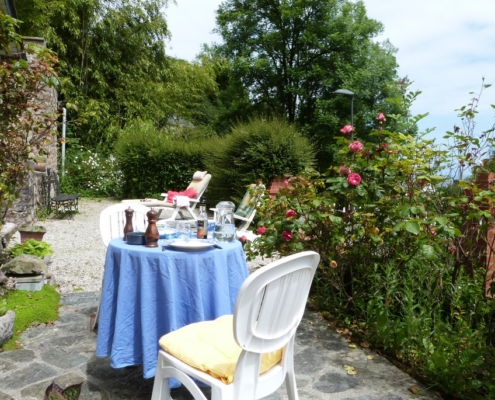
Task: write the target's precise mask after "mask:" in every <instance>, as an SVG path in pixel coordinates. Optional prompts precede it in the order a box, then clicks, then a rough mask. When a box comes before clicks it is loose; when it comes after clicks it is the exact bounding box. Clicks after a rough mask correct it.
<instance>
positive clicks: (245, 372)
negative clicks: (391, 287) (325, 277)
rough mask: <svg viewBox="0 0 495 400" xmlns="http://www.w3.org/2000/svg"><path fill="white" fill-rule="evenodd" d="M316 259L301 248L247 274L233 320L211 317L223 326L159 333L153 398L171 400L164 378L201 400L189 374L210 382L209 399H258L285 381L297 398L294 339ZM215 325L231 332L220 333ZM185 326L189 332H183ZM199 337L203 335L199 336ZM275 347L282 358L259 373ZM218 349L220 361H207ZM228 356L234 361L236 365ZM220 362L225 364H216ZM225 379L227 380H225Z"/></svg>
mask: <svg viewBox="0 0 495 400" xmlns="http://www.w3.org/2000/svg"><path fill="white" fill-rule="evenodd" d="M319 260H320V256H319V255H318V254H317V253H315V252H313V251H307V252H302V253H299V254H295V255H292V256H289V257H285V258H282V259H279V260H277V261H274V262H272V263H271V264H269V265H267V266H265V267H263V268H260V269H259V270H257V271H256V272H254V273H253V274H251V275H250V276H249V277H248V278H247V279H246V281H245V282H244V284H243V285H242V287H241V289H240V291H239V295H238V297H237V301H236V305H235V311H234V315H233V317H232V318H233V324H230V323H229V321H228V317H223V319H222V318H220V319H219V320H220V321H218V320H216V321H215V322H221V323H223V324H224V325H223V326H221V325H220V326H217V327H214V328H211V326H212V325H211V324H212V323H211V322H210V323H204V322H202V323H198V324H197V326H195V327H192V328H188V327H184V328H182V329H179V330H178V331H176V332H172V333H171V334H168V335H165V336H163V337H162V339H161V340H160V345H161V346H162V350H160V351H159V354H158V362H157V370H156V375H155V382H154V385H153V394H152V400H169V399H171V397H170V389H169V387H168V379H169V378H175V379H178V380H179V381H181V382H182V383H183V384H184V385H185V386H186V387H187V388H188V389H189V391H190V392H191V394H192V395H193V396H194V398H195V399H197V400H199V399H201V400H206V397H205V396H204V395H203V393H202V392H201V390H200V389H199V388H198V386H197V385H196V384H195V383H194V381H193V380H192V379H191V378H190V377H193V378H195V379H197V380H199V381H201V382H203V383H205V384H207V385H210V386H211V399H212V400H220V399H223V400H227V399H229V400H254V399H260V398H262V397H266V396H268V395H269V394H271V393H273V392H274V391H276V390H277V389H278V388H279V387H280V385H281V384H282V383H283V382H284V381H285V383H286V387H287V394H288V398H289V399H291V400H296V399H298V395H297V387H296V378H295V373H294V365H293V353H294V338H295V333H296V330H297V327H298V326H299V323H300V322H301V319H302V316H303V313H304V309H305V306H306V300H307V298H308V294H309V289H310V287H311V283H312V280H313V276H314V273H315V271H316V268H317V266H318V263H319ZM202 324H205V325H202ZM208 324H209V325H208ZM201 327H207V329H206V330H205V332H204V333H198V332H199V331H200V330H201ZM219 329H223V330H228V331H230V332H228V333H225V332H224V333H219ZM188 330H192V331H193V334H192V335H189V334H187V335H186V333H187V332H188ZM200 336H206V337H205V338H201V340H199V337H200ZM207 336H214V337H213V338H207ZM231 337H233V338H234V340H235V342H236V343H237V345H238V346H239V349H240V351H238V352H237V353H236V351H235V350H234V351H233V350H232V347H233V346H232V341H231V339H229V338H231ZM198 342H200V343H199V344H198ZM224 346H225V348H226V350H225V349H224ZM188 347H189V349H188ZM205 349H206V350H205ZM212 349H213V350H212ZM229 349H230V350H229ZM280 349H282V351H283V355H282V359H281V361H278V358H277V359H275V363H273V362H272V363H271V364H270V363H269V364H268V368H267V370H266V372H264V373H262V374H260V371H263V370H264V369H263V370H262V369H261V366H262V365H263V364H264V363H265V367H266V360H265V361H263V360H262V359H263V356H264V355H265V357H266V354H268V353H272V352H276V351H279V350H280ZM208 351H210V352H211V353H208ZM218 353H225V354H226V355H227V356H225V357H224V359H223V360H224V361H222V358H220V359H219V360H220V361H218V360H216V361H214V362H213V363H212V365H210V364H209V362H208V360H207V359H208V358H213V359H215V358H216V354H218ZM236 354H239V356H238V357H236ZM232 359H233V360H236V363H235V367H234V363H233V361H232ZM225 360H230V361H225ZM272 361H273V359H272ZM219 363H225V364H228V365H221V366H219ZM232 368H234V372H233V378H232V379H231V378H230V373H232ZM225 370H227V371H230V372H228V373H226V374H225V375H222V374H223V373H221V372H219V371H225ZM208 372H210V373H208ZM212 372H213V373H212ZM230 380H232V383H231V384H227V383H226V382H229V381H230Z"/></svg>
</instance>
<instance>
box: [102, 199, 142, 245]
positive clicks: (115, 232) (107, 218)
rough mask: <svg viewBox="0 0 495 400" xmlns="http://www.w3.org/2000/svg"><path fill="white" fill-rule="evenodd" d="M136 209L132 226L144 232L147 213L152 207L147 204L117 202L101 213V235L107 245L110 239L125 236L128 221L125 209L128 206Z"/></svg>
mask: <svg viewBox="0 0 495 400" xmlns="http://www.w3.org/2000/svg"><path fill="white" fill-rule="evenodd" d="M129 207H130V208H132V209H133V210H134V214H133V216H132V226H133V228H134V231H135V232H144V231H145V230H146V226H147V225H146V224H147V221H148V219H147V217H146V213H147V212H148V211H149V210H150V208H148V207H146V206H145V205H142V204H139V203H136V204H134V203H133V204H126V203H117V204H113V205H111V206H108V207H107V208H105V209H104V210H103V211H102V212H101V213H100V235H101V240H102V241H103V244H104V245H105V247H107V246H108V243H110V240H112V239H115V238H118V237H123V236H124V226H125V223H126V219H125V210H127V209H128V208H129Z"/></svg>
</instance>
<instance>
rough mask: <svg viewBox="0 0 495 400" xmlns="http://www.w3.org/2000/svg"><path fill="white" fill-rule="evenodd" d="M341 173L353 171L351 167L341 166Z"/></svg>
mask: <svg viewBox="0 0 495 400" xmlns="http://www.w3.org/2000/svg"><path fill="white" fill-rule="evenodd" d="M339 172H340V175H349V174H350V173H351V169H350V168H349V167H344V166H343V165H341V166H340V169H339Z"/></svg>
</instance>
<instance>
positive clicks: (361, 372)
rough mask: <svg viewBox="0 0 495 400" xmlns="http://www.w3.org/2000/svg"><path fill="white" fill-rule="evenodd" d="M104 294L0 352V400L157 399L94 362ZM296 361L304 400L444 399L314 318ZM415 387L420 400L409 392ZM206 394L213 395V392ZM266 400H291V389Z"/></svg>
mask: <svg viewBox="0 0 495 400" xmlns="http://www.w3.org/2000/svg"><path fill="white" fill-rule="evenodd" d="M98 295H99V294H98V293H91V292H74V293H69V294H65V295H62V307H61V309H60V320H59V321H56V322H55V323H54V325H53V326H51V327H47V326H45V325H42V326H39V327H36V328H32V329H30V330H28V331H27V332H25V333H24V334H23V335H22V337H21V341H22V344H23V349H21V350H15V351H5V352H3V353H0V400H10V399H15V400H22V399H43V395H44V391H45V389H46V388H47V387H48V385H49V384H50V383H51V382H52V381H53V380H55V382H56V383H57V384H58V385H59V386H61V387H66V386H68V385H70V384H74V383H79V382H84V384H83V386H82V394H81V397H80V399H81V400H89V399H95V400H96V399H119V400H120V399H122V400H125V399H149V398H151V391H152V387H153V379H144V378H143V376H142V369H141V367H128V368H122V369H113V368H111V367H110V364H109V360H108V358H99V357H96V356H95V355H94V352H95V348H96V334H95V333H94V332H91V331H90V330H89V318H90V315H91V314H92V313H94V312H95V311H96V306H97V302H98ZM369 356H371V357H369ZM294 361H295V369H296V375H297V386H298V389H299V398H300V399H301V400H315V399H326V400H327V399H328V400H332V399H338V400H406V399H415V400H426V399H436V400H438V399H439V397H437V396H436V395H435V394H434V393H433V392H431V391H428V390H427V389H425V388H424V386H422V385H421V384H419V383H418V382H417V381H415V380H414V379H412V378H411V377H410V376H409V375H407V374H405V373H404V372H402V371H401V370H399V369H398V368H396V367H395V366H394V365H393V364H391V363H389V362H388V361H387V360H386V359H384V358H383V357H381V356H379V355H377V354H375V353H374V352H372V351H371V350H369V349H362V348H357V349H351V348H349V344H348V343H347V342H346V340H345V338H344V337H342V336H341V335H339V334H337V333H335V332H334V331H333V330H331V329H329V328H328V327H327V323H326V321H325V320H324V319H322V318H321V317H320V315H319V314H318V313H316V312H313V311H307V312H306V313H305V316H304V319H303V321H302V323H301V325H300V326H299V329H298V332H297V338H296V346H295V360H294ZM344 365H350V366H352V367H354V368H355V370H356V372H357V373H356V375H348V374H347V373H346V371H345V370H344ZM410 387H416V388H418V389H420V393H419V394H413V393H411V392H410V391H409V390H408V388H410ZM204 392H205V394H206V395H207V396H208V395H209V393H208V392H209V390H208V389H204ZM172 397H173V398H174V399H175V400H186V399H191V398H192V397H191V396H190V395H189V393H188V392H187V391H186V390H185V389H182V388H181V389H176V390H173V391H172ZM266 399H267V400H281V399H287V395H286V392H285V388H284V387H282V388H280V389H279V390H278V391H277V392H276V393H274V394H272V395H271V396H269V397H266Z"/></svg>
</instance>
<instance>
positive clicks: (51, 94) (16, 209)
mask: <svg viewBox="0 0 495 400" xmlns="http://www.w3.org/2000/svg"><path fill="white" fill-rule="evenodd" d="M23 41H24V44H28V43H31V44H35V45H37V46H40V47H45V40H44V39H42V38H34V37H25V38H23ZM27 56H28V61H29V60H30V58H31V57H32V55H30V54H28V55H27ZM57 108H58V103H57V91H56V90H55V89H53V88H49V87H47V88H46V90H45V91H44V93H43V95H42V99H41V107H40V110H39V113H46V112H48V113H53V112H56V111H57ZM44 150H45V152H46V153H47V154H46V157H47V167H50V168H51V169H52V171H54V172H55V171H56V170H57V135H56V128H54V135H53V140H52V141H51V142H50V143H49V144H48V145H47V146H46V147H45V148H44ZM33 155H34V156H36V155H37V153H35V154H33ZM32 167H33V163H32V162H30V163H29V164H28V165H26V168H30V169H32ZM43 175H45V174H44V173H40V172H35V171H31V172H29V174H28V176H27V177H26V181H25V184H24V187H23V188H22V190H21V194H20V198H19V199H17V201H16V202H15V203H14V205H13V207H12V208H11V209H10V210H9V212H8V214H7V218H6V222H12V223H15V224H16V225H17V226H21V225H24V224H31V223H35V222H36V221H37V218H36V207H37V205H38V204H40V196H42V193H43V192H44V188H42V185H43V179H42V177H43Z"/></svg>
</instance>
